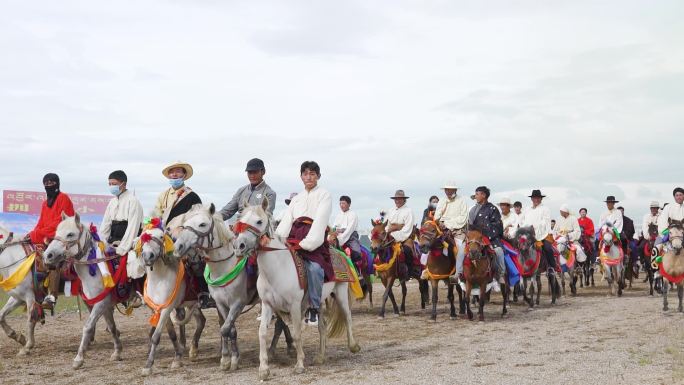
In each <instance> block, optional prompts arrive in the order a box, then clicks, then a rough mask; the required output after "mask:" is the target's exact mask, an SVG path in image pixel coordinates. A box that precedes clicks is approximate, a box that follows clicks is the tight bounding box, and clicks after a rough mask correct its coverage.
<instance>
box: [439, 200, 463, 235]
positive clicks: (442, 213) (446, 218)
mask: <svg viewBox="0 0 684 385" xmlns="http://www.w3.org/2000/svg"><path fill="white" fill-rule="evenodd" d="M435 221H437V222H442V223H444V226H445V227H446V228H447V229H449V230H458V229H462V228H463V227H465V225H466V223H467V222H468V205H466V202H465V199H463V198H462V197H461V196H459V195H456V198H454V199H453V200H450V199H449V198H444V199H442V200H440V201H439V204H438V205H437V209H435Z"/></svg>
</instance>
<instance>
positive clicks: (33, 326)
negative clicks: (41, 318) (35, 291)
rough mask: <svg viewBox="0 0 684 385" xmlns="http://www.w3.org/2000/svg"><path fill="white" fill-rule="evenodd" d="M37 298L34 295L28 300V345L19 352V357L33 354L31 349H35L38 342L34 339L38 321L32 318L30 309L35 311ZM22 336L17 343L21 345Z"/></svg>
mask: <svg viewBox="0 0 684 385" xmlns="http://www.w3.org/2000/svg"><path fill="white" fill-rule="evenodd" d="M35 303H36V302H35V297H34V296H33V295H31V296H28V298H26V309H27V311H26V313H27V316H28V317H27V320H26V344H25V345H24V347H23V348H21V350H19V353H18V355H20V356H22V355H28V354H30V353H31V349H33V346H34V345H35V343H36V340H35V338H34V332H35V330H36V323H37V322H38V320H36V319H33V318H32V317H31V314H32V313H33V312H32V311H31V310H30V309H33V306H35ZM21 340H22V339H21V335H20V336H19V340H18V341H17V342H19V343H21Z"/></svg>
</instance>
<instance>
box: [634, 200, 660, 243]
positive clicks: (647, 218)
mask: <svg viewBox="0 0 684 385" xmlns="http://www.w3.org/2000/svg"><path fill="white" fill-rule="evenodd" d="M668 206H669V205H668ZM658 217H659V215H651V213H646V215H644V220H643V222H641V235H643V236H644V238H645V239H649V237H650V236H651V235H650V234H649V233H648V225H651V224H654V225H658ZM637 237H638V234H634V238H637Z"/></svg>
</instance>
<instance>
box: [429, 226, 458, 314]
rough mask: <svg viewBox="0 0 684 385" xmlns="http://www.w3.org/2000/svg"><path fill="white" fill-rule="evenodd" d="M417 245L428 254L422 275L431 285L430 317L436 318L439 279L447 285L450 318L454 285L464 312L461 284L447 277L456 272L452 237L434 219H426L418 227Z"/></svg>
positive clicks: (454, 308)
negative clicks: (456, 283) (454, 282)
mask: <svg viewBox="0 0 684 385" xmlns="http://www.w3.org/2000/svg"><path fill="white" fill-rule="evenodd" d="M418 245H419V247H420V251H421V252H422V253H423V254H428V259H427V266H426V268H425V271H424V272H423V277H424V278H425V279H427V280H429V281H430V286H431V287H432V315H431V316H430V319H431V320H433V321H436V320H437V301H438V295H437V288H438V286H439V281H444V283H446V285H447V287H448V294H447V298H448V299H449V304H450V305H451V308H450V317H451V319H452V320H455V319H456V307H454V286H456V290H457V291H458V303H459V309H460V313H461V314H464V313H465V305H464V304H463V291H462V290H461V286H459V285H454V284H452V283H451V282H450V281H449V277H450V276H452V275H454V273H455V272H456V253H457V251H458V250H457V246H456V243H455V242H454V239H453V237H451V236H449V235H447V234H445V233H444V231H442V229H440V227H439V225H438V224H437V223H436V222H435V221H433V220H428V221H425V223H423V226H422V227H421V228H420V235H419V236H418ZM445 251H446V253H445Z"/></svg>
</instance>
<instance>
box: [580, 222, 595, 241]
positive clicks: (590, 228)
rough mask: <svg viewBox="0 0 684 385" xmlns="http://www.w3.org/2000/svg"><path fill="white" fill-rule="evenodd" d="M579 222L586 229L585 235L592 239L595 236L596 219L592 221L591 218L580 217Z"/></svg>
mask: <svg viewBox="0 0 684 385" xmlns="http://www.w3.org/2000/svg"><path fill="white" fill-rule="evenodd" d="M577 223H579V225H580V227H581V228H583V229H584V230H583V231H584V235H585V236H586V237H587V238H589V239H591V237H593V236H594V221H592V220H591V218H589V217H584V218H581V217H580V218H579V219H577Z"/></svg>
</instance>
